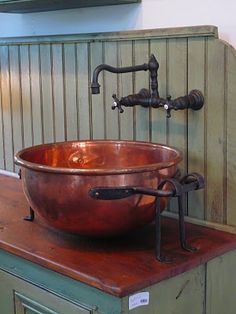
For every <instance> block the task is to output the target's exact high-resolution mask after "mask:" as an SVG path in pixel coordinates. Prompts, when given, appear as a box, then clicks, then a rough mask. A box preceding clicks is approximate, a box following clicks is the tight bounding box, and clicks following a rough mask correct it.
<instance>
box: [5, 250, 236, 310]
mask: <svg viewBox="0 0 236 314" xmlns="http://www.w3.org/2000/svg"><path fill="white" fill-rule="evenodd" d="M235 263H236V251H232V252H229V253H226V254H225V255H222V256H220V257H217V258H215V259H213V260H212V261H210V262H208V263H207V264H205V265H204V264H203V265H201V266H198V267H195V268H193V269H192V270H190V271H187V272H185V273H183V274H181V275H178V276H175V277H173V278H170V279H167V280H164V281H162V282H160V283H157V284H154V285H151V286H149V287H146V288H145V289H143V290H141V291H137V293H140V292H146V293H148V294H149V300H148V304H145V305H143V306H142V305H141V306H138V307H136V308H133V309H129V308H130V297H131V296H126V297H122V298H118V297H114V296H111V295H109V294H107V293H103V292H102V291H100V290H98V289H94V288H92V287H89V286H87V285H83V284H82V283H80V282H76V281H74V280H71V279H70V278H68V277H66V276H61V275H60V274H58V273H56V272H52V271H49V270H48V269H45V268H42V267H41V266H38V265H36V264H34V263H31V262H28V261H26V260H23V259H21V258H18V257H16V256H14V255H12V254H9V253H6V252H4V251H0V269H2V270H0V314H75V313H76V314H96V313H97V314H173V313H174V314H189V313H191V314H221V313H223V312H224V313H226V314H235V311H236V300H235V297H234V291H235V290H236V275H235V272H234V267H235V266H234V265H235ZM134 295H135V294H134ZM226 304H227V309H225V305H226ZM222 310H223V311H222Z"/></svg>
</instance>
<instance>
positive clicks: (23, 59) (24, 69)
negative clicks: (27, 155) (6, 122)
mask: <svg viewBox="0 0 236 314" xmlns="http://www.w3.org/2000/svg"><path fill="white" fill-rule="evenodd" d="M20 67H21V93H22V107H23V108H22V109H23V129H24V146H25V147H29V146H32V144H33V136H32V130H33V128H32V107H31V87H30V63H29V46H28V45H25V46H20Z"/></svg>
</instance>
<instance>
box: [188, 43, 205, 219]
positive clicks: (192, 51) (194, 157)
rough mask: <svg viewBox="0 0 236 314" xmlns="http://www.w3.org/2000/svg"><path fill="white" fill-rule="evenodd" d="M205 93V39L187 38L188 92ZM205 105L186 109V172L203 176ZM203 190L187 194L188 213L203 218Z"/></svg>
mask: <svg viewBox="0 0 236 314" xmlns="http://www.w3.org/2000/svg"><path fill="white" fill-rule="evenodd" d="M193 89H198V90H200V91H201V92H202V93H203V95H204V93H205V41H204V40H203V39H202V38H191V39H189V40H188V93H189V92H190V91H191V90H193ZM204 115H205V106H204V107H203V108H202V109H201V110H199V111H193V110H188V173H191V172H198V173H200V174H202V175H203V176H204V177H205V167H204V166H205V160H204V157H205V136H204V134H205V119H204ZM204 205H205V204H204V190H199V191H195V192H194V193H189V194H188V214H189V216H191V217H194V218H199V219H204V217H205V210H204V207H205V206H204Z"/></svg>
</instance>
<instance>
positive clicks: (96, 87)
mask: <svg viewBox="0 0 236 314" xmlns="http://www.w3.org/2000/svg"><path fill="white" fill-rule="evenodd" d="M158 68H159V64H158V62H157V60H156V58H155V56H154V55H151V57H150V60H149V63H144V64H141V65H134V66H129V67H117V68H116V67H113V66H110V65H108V64H100V65H99V66H97V67H96V68H95V70H94V71H93V79H92V83H91V90H92V94H99V93H100V84H99V83H98V76H99V73H100V72H101V71H108V72H111V73H128V72H137V71H147V70H149V71H150V72H151V77H155V78H157V70H158ZM157 86H158V84H156V85H155V88H157Z"/></svg>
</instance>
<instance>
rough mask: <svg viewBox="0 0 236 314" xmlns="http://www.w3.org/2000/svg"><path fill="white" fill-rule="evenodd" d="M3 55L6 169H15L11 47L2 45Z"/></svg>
mask: <svg viewBox="0 0 236 314" xmlns="http://www.w3.org/2000/svg"><path fill="white" fill-rule="evenodd" d="M0 55H1V60H0V63H1V92H2V93H1V96H2V97H1V101H2V118H3V137H4V155H5V163H4V166H5V169H6V170H9V171H13V169H14V167H13V134H12V106H11V93H10V73H9V68H10V64H9V47H8V46H1V47H0Z"/></svg>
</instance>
